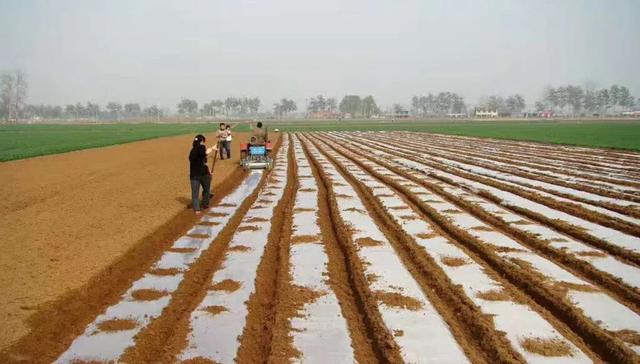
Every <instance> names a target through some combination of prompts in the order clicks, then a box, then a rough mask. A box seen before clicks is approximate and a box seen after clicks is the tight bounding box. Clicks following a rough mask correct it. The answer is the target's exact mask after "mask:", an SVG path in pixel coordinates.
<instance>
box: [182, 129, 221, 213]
mask: <svg viewBox="0 0 640 364" xmlns="http://www.w3.org/2000/svg"><path fill="white" fill-rule="evenodd" d="M205 141H206V138H205V137H204V135H202V134H198V135H196V136H195V138H193V143H192V147H191V151H190V152H189V179H190V180H191V201H192V203H193V211H194V212H195V213H196V214H200V208H201V207H202V209H207V208H209V198H210V197H211V195H210V193H211V173H210V172H209V167H208V166H207V156H208V155H209V154H211V153H215V152H216V151H217V150H218V149H217V148H216V147H211V148H207V146H206V145H205V144H204V143H205ZM200 186H202V205H201V204H200V200H199V198H198V195H199V194H200Z"/></svg>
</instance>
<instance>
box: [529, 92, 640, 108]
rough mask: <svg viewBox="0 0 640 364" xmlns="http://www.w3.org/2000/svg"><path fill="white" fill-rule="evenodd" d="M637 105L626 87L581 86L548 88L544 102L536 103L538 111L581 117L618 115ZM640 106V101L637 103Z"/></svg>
mask: <svg viewBox="0 0 640 364" xmlns="http://www.w3.org/2000/svg"><path fill="white" fill-rule="evenodd" d="M635 104H636V100H635V98H634V97H633V96H632V95H631V92H629V89H628V88H627V87H625V86H619V85H612V86H611V87H609V88H602V89H594V88H589V89H585V88H583V87H581V86H575V85H567V86H560V87H556V88H553V87H548V88H546V89H545V91H544V95H543V98H542V100H540V101H538V102H536V104H535V109H536V111H542V110H544V109H552V110H557V111H560V112H562V113H564V114H568V113H570V114H571V115H579V114H582V113H584V112H587V113H590V114H596V113H597V114H599V115H600V114H608V113H610V112H613V113H616V112H618V111H620V109H629V108H632V107H633V106H634V105H635ZM637 104H638V106H640V99H638V101H637Z"/></svg>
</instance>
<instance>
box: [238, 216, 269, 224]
mask: <svg viewBox="0 0 640 364" xmlns="http://www.w3.org/2000/svg"><path fill="white" fill-rule="evenodd" d="M267 221H269V219H265V218H264V217H252V218H250V219H247V220H244V221H243V222H244V223H247V224H251V223H254V222H267Z"/></svg>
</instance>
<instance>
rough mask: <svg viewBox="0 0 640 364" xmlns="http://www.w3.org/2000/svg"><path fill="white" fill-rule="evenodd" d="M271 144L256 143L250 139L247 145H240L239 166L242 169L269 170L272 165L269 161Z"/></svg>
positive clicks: (254, 138) (254, 139)
mask: <svg viewBox="0 0 640 364" xmlns="http://www.w3.org/2000/svg"><path fill="white" fill-rule="evenodd" d="M271 149H272V146H271V142H270V141H266V142H264V143H260V142H257V140H256V137H255V136H254V137H251V139H250V141H249V143H242V144H240V165H241V166H242V167H243V168H244V169H269V168H271V166H272V164H273V160H272V159H271V155H270V154H271Z"/></svg>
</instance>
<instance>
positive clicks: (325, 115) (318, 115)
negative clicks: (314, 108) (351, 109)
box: [309, 111, 351, 119]
mask: <svg viewBox="0 0 640 364" xmlns="http://www.w3.org/2000/svg"><path fill="white" fill-rule="evenodd" d="M349 116H351V115H349ZM309 118H310V119H343V118H344V114H343V113H341V112H336V111H318V112H313V113H310V114H309Z"/></svg>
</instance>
